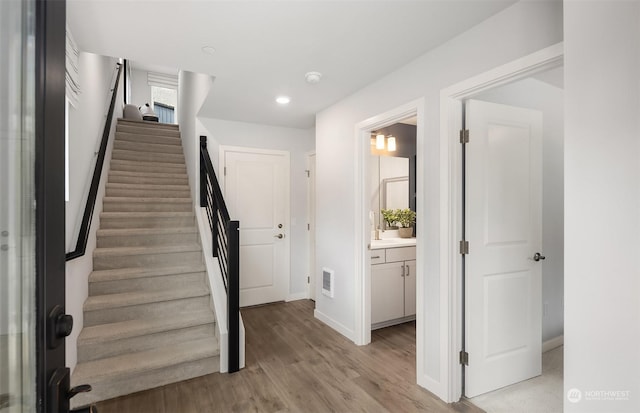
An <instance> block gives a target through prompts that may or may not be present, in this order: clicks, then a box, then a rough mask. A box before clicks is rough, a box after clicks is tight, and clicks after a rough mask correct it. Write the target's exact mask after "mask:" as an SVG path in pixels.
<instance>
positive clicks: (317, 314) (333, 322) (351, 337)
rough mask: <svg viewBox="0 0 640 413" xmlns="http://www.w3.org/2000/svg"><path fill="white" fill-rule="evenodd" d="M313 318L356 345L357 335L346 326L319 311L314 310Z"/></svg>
mask: <svg viewBox="0 0 640 413" xmlns="http://www.w3.org/2000/svg"><path fill="white" fill-rule="evenodd" d="M313 316H314V317H315V318H317V319H318V320H320V321H322V322H323V323H325V324H326V325H328V326H329V327H331V328H333V329H334V330H336V331H337V332H338V333H340V334H342V335H343V336H345V337H346V338H348V339H349V340H351V341H353V342H354V343H355V334H354V332H353V330H349V329H348V328H347V327H345V326H344V325H342V324H340V323H339V322H337V321H336V320H334V319H333V318H331V317H329V316H327V315H325V314H323V313H321V312H320V311H318V310H313Z"/></svg>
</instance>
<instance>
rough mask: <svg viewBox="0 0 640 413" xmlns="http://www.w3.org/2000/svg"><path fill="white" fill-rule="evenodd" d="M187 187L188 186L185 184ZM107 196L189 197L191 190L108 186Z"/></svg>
mask: <svg viewBox="0 0 640 413" xmlns="http://www.w3.org/2000/svg"><path fill="white" fill-rule="evenodd" d="M185 188H188V187H186V186H185ZM106 195H107V196H109V197H120V196H124V197H130V196H137V197H139V198H189V197H190V196H191V192H189V190H188V189H185V190H183V191H178V190H159V189H155V190H154V189H120V188H119V189H111V188H107V193H106Z"/></svg>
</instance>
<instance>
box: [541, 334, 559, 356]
mask: <svg viewBox="0 0 640 413" xmlns="http://www.w3.org/2000/svg"><path fill="white" fill-rule="evenodd" d="M563 344H564V335H561V336H558V337H554V338H550V339H549V340H547V341H543V342H542V352H543V353H546V352H547V351H551V350H553V349H554V348H558V347H560V346H562V345H563Z"/></svg>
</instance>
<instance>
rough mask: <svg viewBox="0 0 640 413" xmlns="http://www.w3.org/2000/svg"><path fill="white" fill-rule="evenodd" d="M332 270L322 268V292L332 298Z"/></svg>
mask: <svg viewBox="0 0 640 413" xmlns="http://www.w3.org/2000/svg"><path fill="white" fill-rule="evenodd" d="M333 274H334V272H333V270H330V269H328V268H323V269H322V294H324V295H326V296H328V297H331V298H333Z"/></svg>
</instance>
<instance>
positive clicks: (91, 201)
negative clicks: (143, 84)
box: [65, 63, 123, 261]
mask: <svg viewBox="0 0 640 413" xmlns="http://www.w3.org/2000/svg"><path fill="white" fill-rule="evenodd" d="M122 67H123V65H122V64H121V63H118V74H117V75H116V81H115V85H114V86H113V89H112V90H111V103H110V104H109V112H107V120H106V121H105V123H104V130H103V132H102V140H101V141H100V149H99V151H98V158H97V159H96V166H95V169H94V170H93V177H92V178H91V186H90V187H89V195H88V196H87V203H86V204H85V205H84V214H83V215H82V222H81V224H80V232H79V233H78V241H77V242H76V247H75V249H74V250H73V251H71V252H68V253H67V254H66V256H65V257H66V260H67V261H70V260H72V259H74V258H78V257H82V256H83V255H84V253H85V251H86V250H87V241H88V240H89V232H90V230H91V219H92V218H93V210H94V209H95V206H96V198H97V197H98V187H99V186H100V177H101V176H102V167H103V165H104V158H105V156H106V154H107V144H108V143H109V135H110V134H111V123H112V122H113V112H114V110H115V107H116V97H117V96H118V87H119V85H120V76H121V75H122Z"/></svg>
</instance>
